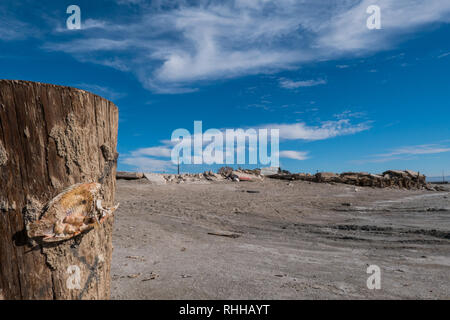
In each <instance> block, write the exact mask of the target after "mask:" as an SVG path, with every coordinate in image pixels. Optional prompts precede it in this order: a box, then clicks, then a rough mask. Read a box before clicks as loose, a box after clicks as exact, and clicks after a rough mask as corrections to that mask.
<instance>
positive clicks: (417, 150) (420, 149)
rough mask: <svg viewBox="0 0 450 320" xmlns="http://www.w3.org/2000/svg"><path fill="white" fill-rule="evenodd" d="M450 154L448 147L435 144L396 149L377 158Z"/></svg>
mask: <svg viewBox="0 0 450 320" xmlns="http://www.w3.org/2000/svg"><path fill="white" fill-rule="evenodd" d="M443 152H450V147H446V146H440V145H437V144H423V145H417V146H407V147H401V148H397V149H395V150H393V151H391V152H389V153H385V154H379V155H377V156H379V157H391V156H400V155H418V154H435V153H443Z"/></svg>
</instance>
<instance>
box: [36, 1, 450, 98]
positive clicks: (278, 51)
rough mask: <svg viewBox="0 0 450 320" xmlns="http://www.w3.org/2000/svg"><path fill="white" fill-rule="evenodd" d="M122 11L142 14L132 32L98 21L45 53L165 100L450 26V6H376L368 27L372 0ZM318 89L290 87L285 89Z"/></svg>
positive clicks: (124, 23) (121, 22)
mask: <svg viewBox="0 0 450 320" xmlns="http://www.w3.org/2000/svg"><path fill="white" fill-rule="evenodd" d="M117 3H119V4H121V5H139V6H140V8H139V13H138V14H136V11H135V10H130V12H132V14H134V15H133V16H132V18H133V19H132V21H133V22H132V23H130V17H129V16H126V15H125V16H122V17H120V16H119V17H117V16H114V15H112V16H111V17H110V21H102V22H99V21H94V20H93V21H91V22H90V24H88V25H87V27H89V28H88V29H87V30H85V31H86V32H84V33H83V34H80V37H81V38H75V39H73V40H67V41H65V42H64V41H57V42H50V43H46V44H45V45H44V48H45V49H47V50H56V51H63V52H66V53H68V54H71V55H73V56H74V57H76V58H77V59H79V60H81V61H89V62H93V63H100V64H103V65H109V66H111V67H115V66H120V69H121V70H130V71H132V72H133V73H135V75H136V76H137V77H138V79H139V80H140V81H141V83H142V84H143V85H144V86H145V87H146V88H148V89H150V90H152V91H154V92H159V93H186V92H192V91H195V90H196V89H197V88H198V86H199V84H200V83H202V82H203V81H209V80H215V79H227V78H232V77H238V76H245V75H249V74H261V73H271V72H275V71H279V70H287V69H293V68H298V67H300V66H301V65H302V64H304V63H308V62H314V61H322V60H324V59H325V60H326V59H337V58H342V57H352V56H359V55H362V54H365V53H370V52H375V51H379V50H384V49H387V48H391V47H393V46H394V45H395V44H396V43H397V42H398V41H400V40H401V39H402V35H404V34H406V33H413V32H414V31H415V30H416V29H417V28H419V27H421V26H423V25H426V24H430V23H439V22H441V23H448V22H450V2H448V1H442V0H426V1H425V0H415V1H410V0H379V1H377V4H379V5H380V7H381V10H382V28H383V29H382V30H368V29H367V27H366V19H367V17H368V15H367V13H366V8H367V7H368V6H369V5H372V4H373V1H372V0H347V1H342V2H339V3H336V4H335V5H333V6H330V5H329V1H318V0H304V1H292V0H255V1H246V0H232V1H227V2H223V1H218V0H212V1H211V0H210V1H206V0H204V1H203V0H201V1H198V2H195V3H196V4H195V5H193V4H192V2H190V1H182V0H180V1H171V2H169V3H166V2H165V1H155V2H152V3H151V4H148V3H146V2H144V1H139V0H118V1H117ZM130 14H131V13H130ZM112 60H113V61H114V63H111V61H112ZM125 66H126V67H125ZM316 84H317V83H314V82H307V81H306V82H302V81H290V82H289V81H288V80H286V82H285V87H286V88H298V87H302V86H308V85H316Z"/></svg>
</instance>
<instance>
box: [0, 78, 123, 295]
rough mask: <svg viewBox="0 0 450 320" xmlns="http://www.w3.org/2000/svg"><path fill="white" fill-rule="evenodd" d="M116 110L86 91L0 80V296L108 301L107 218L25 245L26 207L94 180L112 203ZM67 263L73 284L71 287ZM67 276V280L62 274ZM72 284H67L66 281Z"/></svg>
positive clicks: (109, 248) (109, 223)
mask: <svg viewBox="0 0 450 320" xmlns="http://www.w3.org/2000/svg"><path fill="white" fill-rule="evenodd" d="M117 131H118V109H117V107H116V106H115V105H114V104H113V103H111V102H110V101H108V100H106V99H103V98H101V97H99V96H96V95H94V94H91V93H89V92H86V91H83V90H79V89H74V88H69V87H62V86H55V85H49V84H42V83H35V82H27V81H10V80H0V290H1V291H0V299H1V298H2V297H3V298H5V299H108V298H109V294H110V262H111V253H112V244H111V234H112V223H113V221H112V220H113V219H109V220H108V221H106V222H105V224H104V225H103V226H102V227H101V228H97V229H94V230H92V231H89V232H88V233H86V234H83V235H81V236H79V237H77V238H75V239H70V240H68V241H65V242H61V243H56V244H51V245H40V246H38V247H35V248H34V250H31V247H30V244H29V239H27V237H26V233H25V221H26V219H27V218H28V216H27V213H29V212H32V211H33V210H36V208H34V207H33V204H34V203H41V204H45V203H47V202H48V201H49V200H51V199H52V198H53V197H54V196H55V195H57V194H58V193H59V192H61V191H62V190H64V189H65V188H67V187H69V186H71V185H73V184H75V183H81V182H99V181H101V183H102V185H103V188H102V195H103V197H104V199H105V204H109V205H112V204H113V203H114V192H115V174H116V159H117V153H116V147H117ZM70 266H77V267H78V268H79V270H80V283H79V285H80V287H79V288H78V289H77V288H75V289H70V288H68V286H67V281H68V279H69V277H70V276H71V274H69V273H68V268H69V267H70ZM69 281H70V279H69ZM71 283H73V282H71Z"/></svg>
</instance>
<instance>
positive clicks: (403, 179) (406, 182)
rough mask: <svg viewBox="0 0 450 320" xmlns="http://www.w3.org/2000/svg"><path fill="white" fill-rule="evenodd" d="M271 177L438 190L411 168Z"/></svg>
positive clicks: (363, 185) (377, 186)
mask: <svg viewBox="0 0 450 320" xmlns="http://www.w3.org/2000/svg"><path fill="white" fill-rule="evenodd" d="M269 177H270V178H272V179H282V180H303V181H310V182H318V183H320V182H322V183H345V184H351V185H355V186H362V187H376V188H387V187H393V188H405V189H428V190H436V187H432V186H430V185H429V184H427V183H426V177H425V176H424V175H423V174H420V173H418V172H414V171H411V170H405V171H399V170H388V171H385V172H383V173H382V174H381V175H378V174H371V173H367V172H344V173H341V174H337V173H333V172H319V173H317V174H315V175H311V174H309V173H294V174H285V173H279V174H275V175H270V176H269Z"/></svg>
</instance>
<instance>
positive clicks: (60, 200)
mask: <svg viewBox="0 0 450 320" xmlns="http://www.w3.org/2000/svg"><path fill="white" fill-rule="evenodd" d="M100 188H101V184H99V183H95V182H92V183H79V184H75V185H73V186H71V187H69V188H67V189H66V190H64V191H63V192H61V193H60V194H58V195H57V196H56V197H54V198H53V199H52V200H50V202H48V204H47V205H46V206H45V209H44V210H45V212H44V213H43V214H42V215H41V217H40V219H39V220H37V221H33V222H30V223H28V224H27V226H26V230H27V235H28V237H29V238H30V239H32V238H42V241H44V242H56V241H62V240H67V239H70V238H73V237H75V236H76V235H78V234H80V233H82V232H84V231H88V230H90V229H92V228H94V227H96V226H99V225H100V224H101V223H103V221H104V220H105V219H106V218H108V217H110V216H111V215H112V214H113V212H114V211H115V210H116V209H117V208H118V207H119V204H117V205H115V206H113V207H110V208H103V206H102V200H101V199H100Z"/></svg>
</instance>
